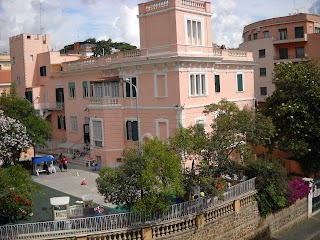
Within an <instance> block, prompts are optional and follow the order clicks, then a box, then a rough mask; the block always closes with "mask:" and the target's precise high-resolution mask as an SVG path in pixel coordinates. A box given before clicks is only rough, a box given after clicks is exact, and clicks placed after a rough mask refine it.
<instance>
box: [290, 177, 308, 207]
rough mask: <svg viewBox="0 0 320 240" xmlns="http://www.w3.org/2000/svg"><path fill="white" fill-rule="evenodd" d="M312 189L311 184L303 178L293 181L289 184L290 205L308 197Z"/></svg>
mask: <svg viewBox="0 0 320 240" xmlns="http://www.w3.org/2000/svg"><path fill="white" fill-rule="evenodd" d="M310 189H311V188H310V186H309V184H308V183H307V182H305V181H304V180H303V179H301V178H300V179H296V180H293V181H291V182H290V183H289V203H290V204H293V203H295V202H296V201H297V200H298V199H302V198H304V197H306V196H308V194H309V192H310Z"/></svg>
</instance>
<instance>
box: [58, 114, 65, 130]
mask: <svg viewBox="0 0 320 240" xmlns="http://www.w3.org/2000/svg"><path fill="white" fill-rule="evenodd" d="M58 129H62V130H65V129H66V117H65V116H62V115H61V116H58Z"/></svg>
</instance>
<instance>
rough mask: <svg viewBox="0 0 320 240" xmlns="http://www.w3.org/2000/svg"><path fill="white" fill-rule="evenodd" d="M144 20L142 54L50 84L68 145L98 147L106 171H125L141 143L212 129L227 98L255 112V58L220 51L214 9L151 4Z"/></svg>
mask: <svg viewBox="0 0 320 240" xmlns="http://www.w3.org/2000/svg"><path fill="white" fill-rule="evenodd" d="M138 18H139V22H140V46H141V48H140V49H139V50H131V51H125V52H118V53H114V54H111V55H107V56H102V57H98V58H87V59H79V60H76V61H68V62H67V61H63V62H62V63H61V66H60V69H59V70H58V69H56V71H51V72H50V77H48V82H50V84H51V83H52V85H50V86H51V88H52V89H53V90H51V91H54V90H55V89H57V88H62V89H63V91H62V94H63V97H64V109H63V111H61V115H60V116H61V117H62V118H63V119H64V120H65V125H64V126H63V129H61V124H62V123H58V124H60V129H59V127H58V128H55V130H56V131H62V132H64V133H65V136H66V141H67V142H68V143H84V142H90V146H91V153H90V154H91V157H92V158H95V159H97V160H98V161H100V162H101V163H102V165H104V166H109V167H115V166H117V165H118V164H119V163H120V162H121V157H122V152H123V150H124V149H125V148H128V147H134V146H136V145H137V143H138V141H139V142H140V143H141V144H143V143H146V142H148V141H149V140H150V139H153V138H154V137H157V138H159V139H161V140H163V141H165V140H167V138H168V137H169V136H172V135H173V134H174V133H175V130H176V129H177V127H178V126H179V125H182V126H184V127H188V126H190V125H194V124H196V123H201V124H204V125H205V127H207V129H209V128H210V124H211V123H212V121H214V116H211V115H207V116H206V115H204V114H203V110H204V107H205V106H206V105H208V104H211V103H217V102H219V101H220V100H221V99H224V98H226V99H228V100H229V101H233V102H236V103H237V105H238V106H239V107H240V108H244V107H248V108H254V101H255V99H254V85H253V75H254V65H255V63H254V62H253V58H252V53H250V52H245V51H239V50H224V49H214V48H213V47H212V39H211V4H210V3H209V2H203V1H198V0H183V1H179V0H156V1H150V2H147V3H142V4H139V15H138ZM42 54H44V55H46V56H47V55H49V53H48V52H45V53H42ZM40 55H41V54H40ZM39 64H40V63H39ZM48 64H49V62H48ZM40 65H41V66H42V65H43V64H42V63H41V64H40ZM40 65H39V66H40ZM51 65H52V64H51ZM51 69H53V68H52V67H51ZM60 84H61V85H60ZM45 85H46V84H45ZM43 88H44V89H46V90H44V91H48V94H49V95H50V96H51V95H52V94H54V93H51V92H50V91H49V88H47V86H43ZM32 89H34V88H32ZM40 89H41V88H40ZM34 90H35V91H36V88H35V89H34ZM36 94H37V93H36ZM40 99H41V98H39V101H40V102H41V100H40ZM40 108H41V107H40ZM62 114H63V115H62ZM53 119H54V118H52V123H53V125H54V121H57V120H56V119H55V120H53ZM57 136H58V134H57Z"/></svg>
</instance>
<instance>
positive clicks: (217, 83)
mask: <svg viewBox="0 0 320 240" xmlns="http://www.w3.org/2000/svg"><path fill="white" fill-rule="evenodd" d="M214 85H215V92H220V75H214Z"/></svg>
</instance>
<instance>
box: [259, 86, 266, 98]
mask: <svg viewBox="0 0 320 240" xmlns="http://www.w3.org/2000/svg"><path fill="white" fill-rule="evenodd" d="M267 94H268V92H267V87H260V95H261V96H267Z"/></svg>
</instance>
